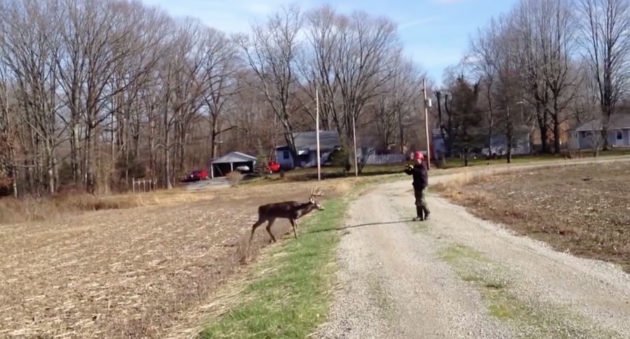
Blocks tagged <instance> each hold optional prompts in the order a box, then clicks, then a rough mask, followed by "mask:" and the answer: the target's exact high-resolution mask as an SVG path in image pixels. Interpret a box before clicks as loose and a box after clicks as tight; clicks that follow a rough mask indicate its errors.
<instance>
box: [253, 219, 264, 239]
mask: <svg viewBox="0 0 630 339" xmlns="http://www.w3.org/2000/svg"><path fill="white" fill-rule="evenodd" d="M264 222H265V219H262V218H260V219H258V221H256V223H255V224H253V225H252V233H251V234H250V236H249V243H250V244H251V243H252V239H254V232H255V231H256V228H258V226H260V225H262V224H263V223H264Z"/></svg>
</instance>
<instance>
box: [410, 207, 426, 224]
mask: <svg viewBox="0 0 630 339" xmlns="http://www.w3.org/2000/svg"><path fill="white" fill-rule="evenodd" d="M416 215H417V217H415V218H413V221H423V220H424V216H423V215H422V207H420V206H416Z"/></svg>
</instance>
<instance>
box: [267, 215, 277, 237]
mask: <svg viewBox="0 0 630 339" xmlns="http://www.w3.org/2000/svg"><path fill="white" fill-rule="evenodd" d="M274 221H276V219H275V218H274V219H270V220H269V223H268V224H267V227H266V228H267V233H269V235H270V236H271V241H272V242H276V237H274V236H273V233H271V226H273V222H274Z"/></svg>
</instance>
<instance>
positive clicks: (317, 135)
mask: <svg viewBox="0 0 630 339" xmlns="http://www.w3.org/2000/svg"><path fill="white" fill-rule="evenodd" d="M315 106H317V107H315V131H316V132H315V135H316V137H315V138H316V139H317V181H322V164H321V155H320V150H319V87H315Z"/></svg>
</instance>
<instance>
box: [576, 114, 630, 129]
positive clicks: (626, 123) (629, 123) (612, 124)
mask: <svg viewBox="0 0 630 339" xmlns="http://www.w3.org/2000/svg"><path fill="white" fill-rule="evenodd" d="M601 129H602V121H601V119H595V120H591V121H589V122H587V123H585V124H582V125H580V126H578V128H576V129H575V131H576V132H590V131H601ZM608 129H630V114H614V115H612V116H610V120H609V121H608Z"/></svg>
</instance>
